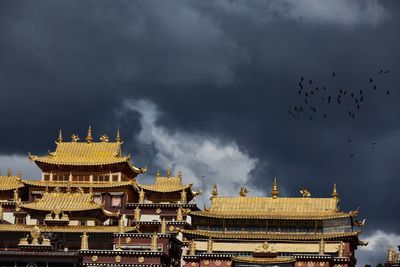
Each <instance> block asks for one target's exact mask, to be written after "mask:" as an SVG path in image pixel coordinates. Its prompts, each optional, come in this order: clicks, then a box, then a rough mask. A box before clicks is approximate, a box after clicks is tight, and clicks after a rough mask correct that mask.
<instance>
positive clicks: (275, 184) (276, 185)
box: [271, 177, 279, 198]
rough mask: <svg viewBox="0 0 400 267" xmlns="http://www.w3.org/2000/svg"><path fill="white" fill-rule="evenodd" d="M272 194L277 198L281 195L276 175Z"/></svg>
mask: <svg viewBox="0 0 400 267" xmlns="http://www.w3.org/2000/svg"><path fill="white" fill-rule="evenodd" d="M271 195H272V198H277V197H278V196H279V190H278V183H277V181H276V177H274V184H273V185H272V191H271Z"/></svg>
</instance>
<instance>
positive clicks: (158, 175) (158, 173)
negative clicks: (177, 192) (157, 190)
mask: <svg viewBox="0 0 400 267" xmlns="http://www.w3.org/2000/svg"><path fill="white" fill-rule="evenodd" d="M156 177H160V170H159V169H158V170H157V173H156Z"/></svg>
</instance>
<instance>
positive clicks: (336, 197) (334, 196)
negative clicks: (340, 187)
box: [332, 183, 339, 199]
mask: <svg viewBox="0 0 400 267" xmlns="http://www.w3.org/2000/svg"><path fill="white" fill-rule="evenodd" d="M332 197H333V198H334V199H339V193H338V192H337V190H336V183H334V184H333V190H332Z"/></svg>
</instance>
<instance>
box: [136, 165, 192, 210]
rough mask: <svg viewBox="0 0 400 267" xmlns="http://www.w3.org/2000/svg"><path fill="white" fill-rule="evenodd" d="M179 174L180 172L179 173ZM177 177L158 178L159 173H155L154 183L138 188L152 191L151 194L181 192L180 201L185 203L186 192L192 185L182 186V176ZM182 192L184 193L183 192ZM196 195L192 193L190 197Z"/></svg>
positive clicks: (140, 185)
mask: <svg viewBox="0 0 400 267" xmlns="http://www.w3.org/2000/svg"><path fill="white" fill-rule="evenodd" d="M179 173H180V172H179ZM179 173H178V176H176V177H174V176H168V174H167V176H166V177H162V176H159V172H157V174H156V177H155V183H154V184H150V185H145V184H138V186H139V187H140V188H141V189H144V190H147V191H153V192H161V193H166V192H179V191H181V201H182V202H184V203H185V202H187V196H186V194H187V192H186V191H187V190H191V187H192V185H193V184H191V183H190V184H187V185H183V184H182V176H181V174H180V175H179ZM169 174H170V175H171V171H170V170H169ZM183 191H184V192H183ZM196 194H198V193H194V192H192V195H196Z"/></svg>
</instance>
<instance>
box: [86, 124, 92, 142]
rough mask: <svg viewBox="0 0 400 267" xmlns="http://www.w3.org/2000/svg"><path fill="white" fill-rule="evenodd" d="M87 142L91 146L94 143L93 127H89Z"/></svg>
mask: <svg viewBox="0 0 400 267" xmlns="http://www.w3.org/2000/svg"><path fill="white" fill-rule="evenodd" d="M85 140H86V142H87V143H88V144H90V143H91V142H93V136H92V127H91V126H89V129H88V133H87V135H86V138H85Z"/></svg>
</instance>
